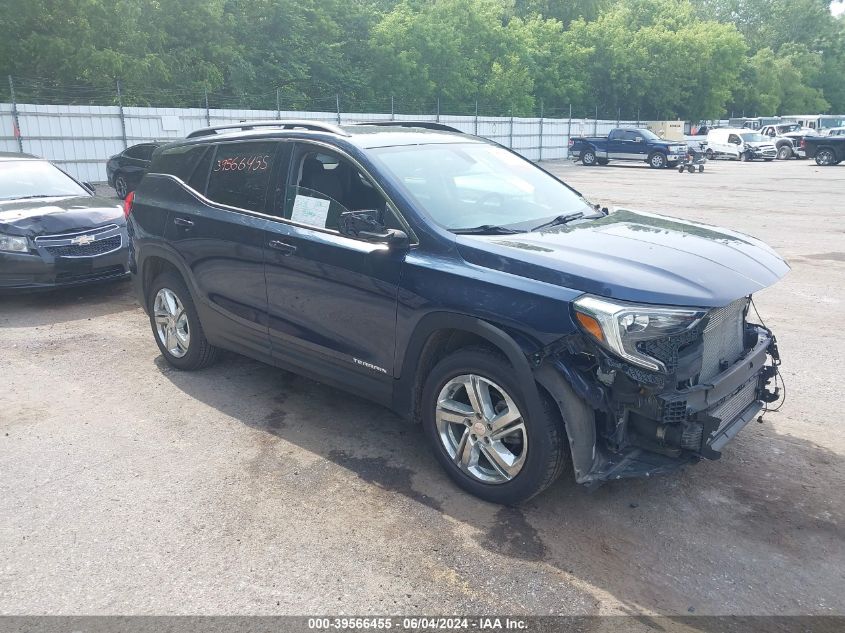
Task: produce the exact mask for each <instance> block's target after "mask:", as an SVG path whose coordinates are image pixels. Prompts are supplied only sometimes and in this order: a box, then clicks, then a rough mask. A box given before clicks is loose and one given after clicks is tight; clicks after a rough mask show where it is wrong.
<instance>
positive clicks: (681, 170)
mask: <svg viewBox="0 0 845 633" xmlns="http://www.w3.org/2000/svg"><path fill="white" fill-rule="evenodd" d="M684 169H685V167H684V166H683V165H681V166H680V167H678V173H679V174H682V173H684Z"/></svg>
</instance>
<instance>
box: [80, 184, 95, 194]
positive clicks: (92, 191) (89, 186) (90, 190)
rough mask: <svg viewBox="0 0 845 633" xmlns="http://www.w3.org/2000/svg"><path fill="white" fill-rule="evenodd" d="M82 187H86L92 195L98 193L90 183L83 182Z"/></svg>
mask: <svg viewBox="0 0 845 633" xmlns="http://www.w3.org/2000/svg"><path fill="white" fill-rule="evenodd" d="M82 186H83V187H85V188H86V189H87V190H88V191H89V192H90V193H97V190H96V189H95V188H94V185H92V184H91V183H90V182H83V183H82Z"/></svg>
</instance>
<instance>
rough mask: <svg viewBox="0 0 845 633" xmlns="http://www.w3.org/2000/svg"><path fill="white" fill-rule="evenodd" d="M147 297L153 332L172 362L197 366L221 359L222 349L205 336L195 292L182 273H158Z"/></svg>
mask: <svg viewBox="0 0 845 633" xmlns="http://www.w3.org/2000/svg"><path fill="white" fill-rule="evenodd" d="M147 297H148V298H147V305H148V306H149V312H150V326H151V327H152V329H153V336H155V340H156V344H157V345H158V348H159V350H161V353H162V355H163V356H164V358H165V359H167V362H168V363H170V364H171V365H173V366H174V367H176V368H177V369H184V370H193V369H202V368H203V367H207V366H208V365H211V364H212V363H213V362H214V361H215V360H217V354H218V350H217V348H216V347H214V346H213V345H211V344H210V343H209V342H208V339H206V338H205V333H204V332H203V329H202V325H201V324H200V320H199V317H198V316H197V310H196V307H195V306H194V301H193V299H192V298H191V293H190V292H189V291H188V288H187V286H186V285H185V282H184V281H183V280H182V278H181V277H180V276H179V275H178V274H176V273H175V272H170V271H168V272H165V273H162V274H161V275H159V276H158V277H156V278H155V280H154V281H153V283H152V285H151V286H150V291H149V294H148V295H147Z"/></svg>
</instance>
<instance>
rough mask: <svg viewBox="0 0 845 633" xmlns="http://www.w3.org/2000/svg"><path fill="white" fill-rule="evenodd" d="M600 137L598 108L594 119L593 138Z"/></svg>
mask: <svg viewBox="0 0 845 633" xmlns="http://www.w3.org/2000/svg"><path fill="white" fill-rule="evenodd" d="M598 135H599V107H598V106H596V118H595V119H593V136H598Z"/></svg>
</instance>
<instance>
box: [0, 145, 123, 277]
mask: <svg viewBox="0 0 845 633" xmlns="http://www.w3.org/2000/svg"><path fill="white" fill-rule="evenodd" d="M128 244H129V241H128V239H127V236H126V217H125V215H124V212H123V208H122V206H121V205H120V204H119V203H116V202H115V201H114V200H109V199H106V198H98V197H96V196H95V195H94V193H93V188H92V187H91V186H90V185H86V184H83V183H80V182H78V181H76V180H74V179H73V178H71V177H70V176H69V175H67V174H66V173H65V172H63V171H62V170H61V169H59V168H58V167H56V166H55V165H53V164H52V163H50V162H49V161H46V160H43V159H40V158H36V157H35V156H30V155H28V154H12V153H7V152H0V291H3V290H33V289H42V288H54V287H58V286H72V285H78V284H84V283H90V282H95V281H103V280H106V279H115V278H119V277H123V276H125V275H126V273H127V262H128V256H129V246H128Z"/></svg>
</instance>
